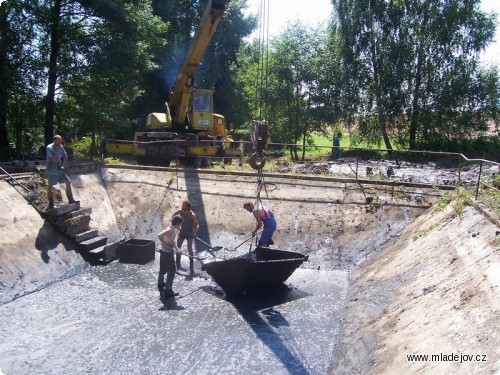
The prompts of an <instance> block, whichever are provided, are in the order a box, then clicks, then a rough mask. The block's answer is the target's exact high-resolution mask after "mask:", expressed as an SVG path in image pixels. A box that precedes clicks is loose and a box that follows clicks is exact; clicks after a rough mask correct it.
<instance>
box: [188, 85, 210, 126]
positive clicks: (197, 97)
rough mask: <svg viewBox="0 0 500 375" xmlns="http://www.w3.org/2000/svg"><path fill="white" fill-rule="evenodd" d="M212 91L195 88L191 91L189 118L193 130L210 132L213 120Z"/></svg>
mask: <svg viewBox="0 0 500 375" xmlns="http://www.w3.org/2000/svg"><path fill="white" fill-rule="evenodd" d="M212 97H213V95H212V91H211V90H204V89H196V90H193V91H192V96H191V98H192V106H191V108H192V109H193V111H192V114H191V116H192V118H191V119H189V120H190V123H191V126H192V128H193V130H195V131H202V132H209V133H212V131H213V129H214V122H213V100H212Z"/></svg>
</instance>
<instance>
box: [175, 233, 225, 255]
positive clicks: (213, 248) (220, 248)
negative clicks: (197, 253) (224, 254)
mask: <svg viewBox="0 0 500 375" xmlns="http://www.w3.org/2000/svg"><path fill="white" fill-rule="evenodd" d="M179 232H182V233H185V234H189V235H193V234H192V233H189V232H187V231H185V230H182V229H179ZM193 237H194V238H195V239H197V240H198V241H200V242H201V243H202V244H205V245H207V246H208V248H209V249H210V250H213V251H219V250H222V249H223V248H224V247H223V246H211V245H210V244H209V243H207V242H205V241H203V240H202V239H201V238H200V237H196V236H193ZM210 254H212V253H210ZM212 256H215V255H214V254H212Z"/></svg>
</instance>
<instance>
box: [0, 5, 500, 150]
mask: <svg viewBox="0 0 500 375" xmlns="http://www.w3.org/2000/svg"><path fill="white" fill-rule="evenodd" d="M332 2H333V5H334V14H333V15H332V19H331V22H330V24H329V25H328V27H324V28H323V27H318V28H316V29H310V28H306V27H304V26H303V25H301V24H300V23H298V22H297V23H295V24H292V25H289V27H288V29H287V30H285V31H284V32H283V33H282V34H280V35H279V36H277V37H274V38H272V39H271V40H269V41H268V44H267V42H266V44H264V43H263V41H262V40H258V39H257V40H251V41H249V40H248V36H249V35H250V34H251V33H252V32H253V31H255V30H256V29H257V27H258V22H257V20H258V17H257V16H256V15H252V16H245V13H244V7H245V6H246V1H244V0H232V1H231V3H230V5H229V11H228V15H227V17H225V18H224V19H223V20H222V22H221V24H220V25H219V28H218V30H217V32H216V34H215V36H214V38H213V40H212V43H211V45H210V46H209V49H208V50H207V52H206V54H205V56H204V59H203V62H202V65H201V67H200V68H199V70H198V73H197V76H196V86H198V87H201V88H211V89H213V90H214V103H215V110H216V112H218V113H221V114H224V115H225V116H226V118H227V120H228V123H233V124H234V126H235V128H236V130H237V131H238V130H239V132H240V133H243V134H244V132H245V131H246V129H248V127H249V123H250V121H251V119H253V118H257V119H262V118H266V119H267V120H268V121H269V123H270V128H271V132H272V133H271V134H272V135H271V137H272V141H273V142H282V143H287V144H299V145H300V144H308V143H310V142H311V138H310V137H309V135H310V134H312V133H313V132H319V133H324V134H333V133H334V132H337V131H348V132H349V134H350V138H351V140H356V139H359V140H360V141H361V140H362V141H363V142H368V143H370V144H374V145H378V146H381V147H384V148H387V149H392V148H393V147H394V146H398V147H403V148H410V149H432V150H442V151H447V150H449V151H461V152H465V151H467V150H468V148H467V147H469V146H470V145H471V142H474V140H481V142H483V145H484V142H486V144H488V145H490V147H492V148H493V150H494V149H495V148H496V149H497V150H498V137H492V138H490V139H486V138H485V135H486V134H487V133H486V131H487V129H488V125H489V124H491V123H493V126H494V127H495V129H497V130H498V120H499V111H498V106H499V99H500V89H499V72H498V67H489V68H487V67H482V66H481V65H480V64H479V55H480V52H481V51H482V50H484V48H485V47H486V46H487V45H488V44H489V43H491V42H492V40H493V36H494V32H495V18H494V16H493V15H492V14H485V13H484V12H481V11H480V10H479V5H480V1H479V0H477V1H458V0H448V1H444V0H432V1H431V0H409V1H403V2H393V1H375V0H343V1H337V0H332ZM205 4H206V1H183V0H80V1H69V0H67V1H62V0H42V1H37V2H33V1H28V0H7V1H5V2H3V4H2V5H1V7H0V32H1V39H0V158H2V159H3V160H6V159H8V158H10V157H12V156H13V155H11V152H10V149H11V147H10V144H11V143H14V144H15V146H16V147H15V149H16V152H17V155H15V156H16V157H18V158H22V157H26V156H27V155H28V154H30V153H32V152H36V150H37V149H38V147H40V146H43V145H45V144H47V143H50V142H51V141H52V135H53V134H54V133H59V134H62V135H63V136H64V137H65V138H68V139H72V140H74V141H77V140H80V139H82V138H84V137H87V138H91V139H92V143H95V140H96V138H98V137H99V136H102V135H106V136H107V137H109V138H122V139H132V135H133V133H134V131H136V130H138V129H142V128H143V127H144V124H145V118H146V116H147V114H148V113H150V112H153V111H162V110H163V109H164V105H165V101H166V100H167V98H168V91H169V89H170V87H171V85H172V84H173V81H174V79H175V76H176V74H177V72H178V70H179V68H180V64H181V63H182V60H183V57H184V54H185V52H186V50H187V48H188V46H189V43H190V40H191V37H192V35H193V33H194V30H195V29H196V27H197V26H198V22H199V20H200V17H201V13H202V11H203V9H204V6H205ZM270 22H272V15H271V19H270ZM491 121H493V122H491ZM491 145H492V146H491ZM299 150H300V148H297V147H289V151H290V155H291V156H292V157H293V158H297V159H298V158H301V157H302V155H301V154H300V153H299ZM485 150H486V148H485V147H482V148H481V152H484V151H485Z"/></svg>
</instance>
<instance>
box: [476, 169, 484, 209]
mask: <svg viewBox="0 0 500 375" xmlns="http://www.w3.org/2000/svg"><path fill="white" fill-rule="evenodd" d="M482 171H483V161H482V160H481V163H480V164H479V176H478V178H477V186H476V201H477V196H478V194H479V183H480V182H481V173H482Z"/></svg>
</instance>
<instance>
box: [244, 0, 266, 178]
mask: <svg viewBox="0 0 500 375" xmlns="http://www.w3.org/2000/svg"><path fill="white" fill-rule="evenodd" d="M268 62H269V1H268V0H261V5H260V21H259V53H258V64H259V68H258V69H257V82H256V90H255V93H256V95H258V101H257V100H256V105H257V106H258V110H259V114H258V120H252V128H251V131H250V133H251V134H250V135H251V140H252V147H253V149H254V151H255V152H254V153H253V154H252V155H251V156H250V159H249V163H250V166H251V167H252V168H253V169H255V170H257V171H258V172H260V173H262V168H264V164H265V162H266V157H265V154H264V149H265V148H266V146H267V141H268V137H269V128H268V122H267V120H265V118H266V115H267V92H268V86H267V85H268V81H267V67H268ZM256 99H257V98H256Z"/></svg>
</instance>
